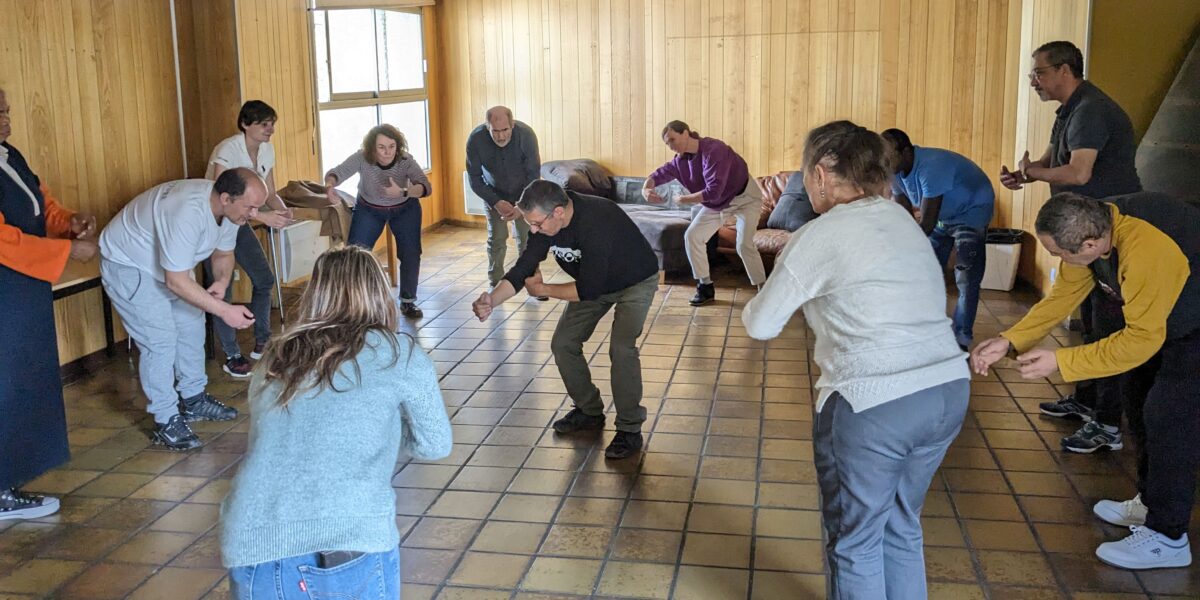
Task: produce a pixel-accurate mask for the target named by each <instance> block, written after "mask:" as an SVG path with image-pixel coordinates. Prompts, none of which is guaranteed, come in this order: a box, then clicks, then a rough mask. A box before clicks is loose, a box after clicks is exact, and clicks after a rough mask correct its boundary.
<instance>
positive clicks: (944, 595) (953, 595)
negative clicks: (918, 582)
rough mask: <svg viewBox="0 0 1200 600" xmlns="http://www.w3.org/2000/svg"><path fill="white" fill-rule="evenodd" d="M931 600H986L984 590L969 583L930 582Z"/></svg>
mask: <svg viewBox="0 0 1200 600" xmlns="http://www.w3.org/2000/svg"><path fill="white" fill-rule="evenodd" d="M928 591H929V598H930V600H985V599H986V598H987V596H986V595H984V591H983V588H982V587H980V586H978V585H975V584H969V583H944V582H940V581H931V582H929V590H928Z"/></svg>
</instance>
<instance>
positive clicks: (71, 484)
mask: <svg viewBox="0 0 1200 600" xmlns="http://www.w3.org/2000/svg"><path fill="white" fill-rule="evenodd" d="M101 474H102V472H101V471H80V470H73V469H56V470H54V471H49V472H47V473H46V474H44V475H42V476H41V477H38V478H37V479H34V480H33V481H30V482H29V483H27V484H25V485H24V486H23V487H22V489H24V490H25V491H28V492H37V493H40V494H46V495H51V496H61V495H63V494H69V493H71V492H73V491H75V490H76V489H79V487H81V486H83V485H84V484H86V483H88V482H89V481H91V480H93V479H95V478H97V477H99V476H100V475H101Z"/></svg>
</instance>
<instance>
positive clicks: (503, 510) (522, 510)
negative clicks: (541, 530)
mask: <svg viewBox="0 0 1200 600" xmlns="http://www.w3.org/2000/svg"><path fill="white" fill-rule="evenodd" d="M560 500H561V498H559V497H558V496H532V495H527V494H505V495H504V497H503V498H501V499H500V503H499V504H497V505H496V509H495V510H493V511H492V513H491V518H492V519H497V520H501V521H528V522H532V523H549V522H551V521H553V520H554V512H555V511H556V510H557V509H558V505H559V502H560ZM489 506H490V505H489Z"/></svg>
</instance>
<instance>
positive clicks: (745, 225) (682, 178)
mask: <svg viewBox="0 0 1200 600" xmlns="http://www.w3.org/2000/svg"><path fill="white" fill-rule="evenodd" d="M662 139H663V142H665V143H666V144H667V147H668V148H670V149H671V150H672V151H673V152H675V158H672V159H671V161H670V162H668V163H667V164H665V165H663V166H661V167H659V168H658V170H656V171H654V172H653V173H651V174H650V177H648V178H646V184H645V185H644V186H643V187H642V196H644V197H645V198H646V201H647V202H652V203H661V202H663V198H662V196H661V195H659V193H658V192H656V191H655V189H654V188H655V187H656V186H660V185H663V184H667V183H670V182H671V181H672V180H678V181H679V183H680V184H682V185H683V187H685V188H687V191H688V192H690V193H688V194H686V195H684V196H681V197H679V198H676V199H675V200H676V202H679V203H681V204H696V203H698V204H699V206H697V207H695V208H693V209H692V224H691V225H689V226H688V228H687V233H686V234H685V239H686V248H687V255H688V262H690V263H691V264H692V275H693V276H694V277H695V278H696V279H697V280H698V282H699V284H698V285H697V286H696V295H695V296H693V297H692V299H691V304H692V306H700V305H703V304H708V303H709V302H712V301H713V298H715V297H716V291H715V290H714V289H713V281H712V278H711V276H710V275H709V271H708V250H707V248H706V246H707V244H708V240H709V238H711V237H712V236H713V234H715V233H716V232H717V230H718V229H720V228H721V224H722V223H724V222H725V219H726V218H727V217H735V218H736V219H737V253H738V256H740V257H741V258H742V263H743V264H744V265H746V274H747V275H749V276H750V283H751V284H753V285H755V286H760V285H762V283H763V282H764V281H766V279H767V275H766V271H765V269H763V262H762V257H761V256H759V255H758V248H757V247H756V246H755V245H754V231H755V229H757V228H758V219H759V215H760V214H761V213H762V191H761V190H759V189H758V183H757V182H755V181H754V179H753V178H752V177H750V170H749V169H748V168H747V167H746V161H745V159H743V158H742V157H741V156H738V154H737V152H734V151H733V148H730V147H729V146H728V145H726V144H725V142H722V141H721V140H718V139H716V138H707V137H706V138H702V137H700V134H698V133H696V132H695V131H692V130H691V128H690V127H688V124H687V123H684V122H683V121H671V122H670V123H667V126H666V127H663V130H662Z"/></svg>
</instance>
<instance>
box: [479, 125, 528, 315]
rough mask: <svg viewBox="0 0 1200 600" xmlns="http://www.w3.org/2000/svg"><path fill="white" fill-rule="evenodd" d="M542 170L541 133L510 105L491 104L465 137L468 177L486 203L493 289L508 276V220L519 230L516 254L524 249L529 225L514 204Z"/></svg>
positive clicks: (489, 263) (489, 278) (489, 260)
mask: <svg viewBox="0 0 1200 600" xmlns="http://www.w3.org/2000/svg"><path fill="white" fill-rule="evenodd" d="M541 168H542V158H541V155H540V154H539V153H538V140H537V135H535V134H534V133H533V129H532V128H530V127H529V126H528V125H526V124H524V123H522V122H520V121H517V120H514V119H513V115H512V111H511V110H509V109H508V108H507V107H504V106H493V107H492V108H489V109H488V110H487V113H486V114H485V115H484V123H483V124H482V125H480V126H478V127H476V128H475V129H474V130H472V131H471V135H469V136H468V137H467V177H468V179H470V182H471V190H472V191H474V192H475V193H476V194H477V195H478V196H479V197H480V198H482V199H483V201H484V203H485V204H487V225H488V282H489V283H491V285H492V286H493V287H494V286H495V285H496V284H497V283H499V282H500V278H501V277H504V257H505V254H507V244H508V224H509V223H510V222H511V223H512V224H513V227H515V228H516V231H517V234H516V237H517V254H520V253H522V252H524V251H525V242H526V241H527V240H528V239H529V225H527V224H525V220H524V219H521V218H520V216H521V211H519V210H517V207H516V204H517V200H519V199H520V198H521V192H522V191H524V190H525V186H527V185H529V183H530V182H532V181H534V180H535V179H538V178H539V172H540V171H541ZM539 299H544V298H539Z"/></svg>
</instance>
